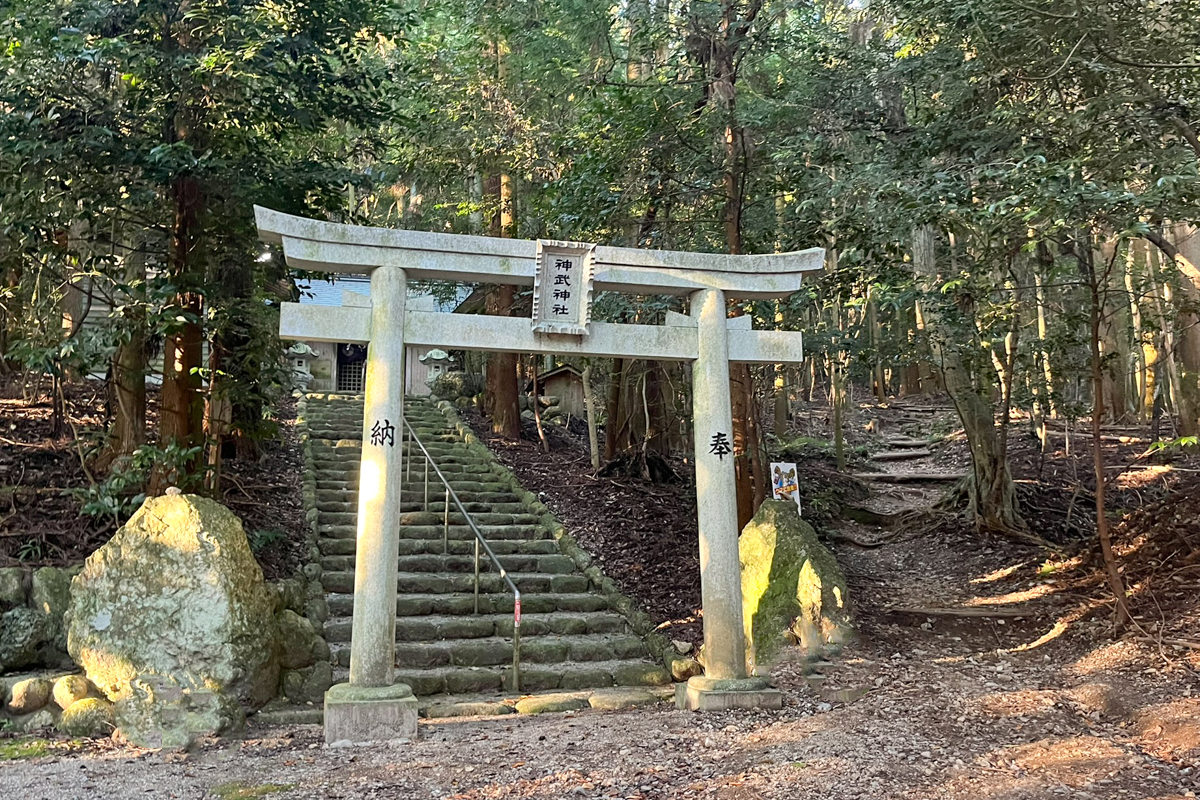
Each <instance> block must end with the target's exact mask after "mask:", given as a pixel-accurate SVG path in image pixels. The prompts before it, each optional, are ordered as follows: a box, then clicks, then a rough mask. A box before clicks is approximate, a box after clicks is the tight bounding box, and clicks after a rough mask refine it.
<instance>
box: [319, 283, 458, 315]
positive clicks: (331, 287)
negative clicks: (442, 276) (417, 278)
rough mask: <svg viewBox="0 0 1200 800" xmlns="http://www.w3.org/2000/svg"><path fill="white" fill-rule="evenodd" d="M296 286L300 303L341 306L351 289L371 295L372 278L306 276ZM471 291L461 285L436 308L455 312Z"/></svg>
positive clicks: (413, 294) (417, 293)
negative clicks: (448, 300)
mask: <svg viewBox="0 0 1200 800" xmlns="http://www.w3.org/2000/svg"><path fill="white" fill-rule="evenodd" d="M296 288H298V289H299V290H300V304H301V305H311V306H340V305H341V304H342V292H343V291H349V292H354V293H355V294H361V295H362V296H363V297H370V296H371V279H370V277H369V276H367V275H330V276H329V280H322V279H321V278H305V279H299V278H297V279H296ZM470 293H471V289H470V287H469V286H461V285H460V286H459V287H458V291H457V292H456V293H455V298H454V299H453V300H452V301H450V302H449V303H445V302H442V301H440V300H439V301H436V302H435V303H434V308H436V309H437V310H438V311H444V312H453V311H454V309H456V308H458V304H459V303H461V302H462V301H463V300H464V299H466V297H467V295H469V294H470ZM427 294H428V292H422V291H416V290H414V289H413V287H412V286H409V288H408V296H409V297H410V298H411V297H423V296H425V295H427Z"/></svg>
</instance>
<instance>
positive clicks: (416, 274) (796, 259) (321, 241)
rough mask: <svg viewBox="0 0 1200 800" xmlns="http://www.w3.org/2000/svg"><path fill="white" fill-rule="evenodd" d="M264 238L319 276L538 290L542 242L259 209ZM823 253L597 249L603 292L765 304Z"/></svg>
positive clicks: (816, 266) (790, 288)
mask: <svg viewBox="0 0 1200 800" xmlns="http://www.w3.org/2000/svg"><path fill="white" fill-rule="evenodd" d="M254 219H255V222H256V223H257V225H258V234H259V238H261V239H262V240H263V241H266V242H271V243H274V244H278V245H281V246H282V247H283V252H284V256H285V257H286V258H287V263H288V264H289V265H290V266H292V267H295V268H297V269H305V270H310V271H313V272H335V273H369V272H370V271H371V270H373V269H374V268H375V267H380V266H398V267H402V268H403V269H404V270H405V271H406V272H407V273H408V274H409V275H410V276H411V277H413V278H418V279H425V280H449V281H459V282H463V283H512V284H524V285H528V284H532V283H533V277H534V273H535V271H536V269H537V265H536V254H537V242H536V241H533V240H531V239H499V238H493V237H487V236H462V235H457V234H448V233H426V232H424V231H410V230H400V229H395V228H370V227H364V226H360V225H343V224H340V223H335V222H323V221H321V220H315V219H308V218H305V217H297V216H293V215H291V214H284V213H281V212H279V211H272V210H271V209H268V208H262V207H261V206H255V207H254ZM824 260H825V251H824V250H823V249H821V248H819V247H814V248H811V249H809V250H800V251H796V252H792V253H772V254H767V255H739V256H733V255H724V254H721V253H686V252H678V251H673V250H641V249H637V248H631V247H597V248H596V251H595V260H594V269H595V285H596V289H597V290H610V291H618V292H629V293H633V294H678V295H685V294H690V293H691V292H694V291H696V290H697V289H720V290H722V291H724V292H725V293H726V294H727V295H728V296H730V297H738V298H745V299H752V300H765V299H771V298H776V297H786V296H787V295H789V294H791V293H792V292H795V291H796V290H798V289H799V288H800V280H801V276H802V275H803V274H804V273H806V272H816V271H819V270H820V269H821V268H822V265H823V264H824Z"/></svg>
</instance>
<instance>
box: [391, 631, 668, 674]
mask: <svg viewBox="0 0 1200 800" xmlns="http://www.w3.org/2000/svg"><path fill="white" fill-rule="evenodd" d="M645 657H646V645H645V643H644V642H642V640H641V639H639V638H638V637H636V636H630V635H617V636H605V635H594V636H589V635H584V636H529V637H526V636H522V637H521V663H522V664H559V663H562V662H565V661H574V662H576V663H584V662H589V661H614V660H619V659H627V658H628V659H642V658H645ZM512 659H513V645H512V640H511V639H509V638H501V637H498V636H493V637H481V638H476V639H462V640H453V641H451V640H447V641H425V640H422V641H416V642H402V643H398V644H397V645H396V666H398V667H401V668H407V669H413V668H419V669H430V668H433V667H495V666H502V665H506V664H511V663H512Z"/></svg>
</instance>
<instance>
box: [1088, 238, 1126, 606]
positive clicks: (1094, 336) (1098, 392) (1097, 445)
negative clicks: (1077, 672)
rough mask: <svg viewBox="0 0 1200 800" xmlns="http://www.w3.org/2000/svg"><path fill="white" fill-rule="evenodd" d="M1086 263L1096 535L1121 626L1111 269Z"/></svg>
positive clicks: (1122, 599) (1122, 593)
mask: <svg viewBox="0 0 1200 800" xmlns="http://www.w3.org/2000/svg"><path fill="white" fill-rule="evenodd" d="M1091 255H1092V254H1091V251H1090V250H1089V251H1087V256H1088V257H1089V258H1090V257H1091ZM1082 266H1083V267H1084V271H1085V278H1086V279H1087V281H1088V289H1089V291H1090V293H1091V305H1090V308H1089V311H1090V315H1091V320H1090V321H1091V331H1090V333H1091V336H1090V339H1091V342H1090V344H1091V368H1092V376H1091V377H1092V467H1093V469H1094V472H1095V478H1096V535H1097V537H1098V538H1099V540H1100V553H1101V556H1102V557H1103V559H1104V572H1105V574H1106V575H1107V576H1108V585H1109V589H1111V590H1112V593H1113V598H1114V599H1115V600H1116V609H1115V611H1116V613H1115V614H1114V624H1115V626H1116V628H1117V629H1120V628H1121V627H1122V626H1123V625H1124V624H1125V621H1126V619H1127V618H1128V617H1129V609H1128V607H1127V606H1126V604H1125V583H1124V580H1123V579H1122V578H1121V573H1120V571H1119V570H1118V569H1117V561H1116V557H1115V556H1114V555H1113V549H1112V539H1111V537H1110V536H1109V531H1108V508H1107V505H1106V502H1105V492H1106V489H1107V483H1108V479H1107V477H1106V475H1105V471H1104V442H1103V440H1102V439H1101V437H1100V425H1101V417H1102V416H1103V411H1102V410H1103V408H1104V387H1105V375H1104V372H1105V370H1104V361H1103V354H1102V351H1101V341H1102V337H1103V332H1102V327H1103V326H1102V323H1101V318H1102V316H1103V314H1104V307H1105V306H1106V305H1107V304H1106V303H1105V301H1104V298H1103V294H1105V293H1106V292H1105V291H1104V289H1105V284H1106V282H1107V279H1108V277H1109V276H1108V271H1107V270H1106V271H1105V273H1104V274H1103V275H1097V273H1096V269H1095V264H1094V262H1090V261H1086V262H1084V263H1083V264H1082Z"/></svg>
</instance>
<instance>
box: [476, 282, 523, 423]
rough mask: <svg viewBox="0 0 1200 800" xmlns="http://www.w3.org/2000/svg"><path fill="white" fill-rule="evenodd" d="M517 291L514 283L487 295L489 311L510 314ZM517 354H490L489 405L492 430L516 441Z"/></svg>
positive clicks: (487, 310)
mask: <svg viewBox="0 0 1200 800" xmlns="http://www.w3.org/2000/svg"><path fill="white" fill-rule="evenodd" d="M515 295H516V290H515V289H514V287H513V286H511V285H510V284H504V285H501V286H495V287H493V288H492V290H491V291H490V292H488V294H487V299H486V300H485V301H484V308H485V311H486V312H487V313H488V314H491V315H494V316H501V317H506V316H508V315H509V313H510V312H511V311H512V305H513V298H514V297H515ZM517 362H518V357H517V354H516V353H490V354H489V355H488V363H487V406H488V409H487V410H488V414H489V415H490V416H491V418H492V433H495V434H498V435H499V436H501V437H503V438H505V439H508V440H510V441H516V440H517V439H520V438H521V407H520V403H519V397H520V391H519V389H518V387H517Z"/></svg>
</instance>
